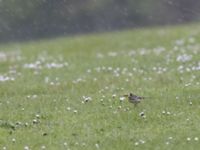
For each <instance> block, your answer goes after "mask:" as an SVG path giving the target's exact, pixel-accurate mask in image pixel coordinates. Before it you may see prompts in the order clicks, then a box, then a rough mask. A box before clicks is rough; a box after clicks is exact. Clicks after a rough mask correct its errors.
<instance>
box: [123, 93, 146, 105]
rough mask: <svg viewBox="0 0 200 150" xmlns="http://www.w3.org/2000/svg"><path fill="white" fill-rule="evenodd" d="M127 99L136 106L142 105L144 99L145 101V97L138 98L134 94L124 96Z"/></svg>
mask: <svg viewBox="0 0 200 150" xmlns="http://www.w3.org/2000/svg"><path fill="white" fill-rule="evenodd" d="M124 96H125V97H128V101H129V102H130V103H133V104H134V105H137V104H138V103H140V101H141V100H142V99H144V97H141V96H137V95H134V94H132V93H130V94H129V95H124Z"/></svg>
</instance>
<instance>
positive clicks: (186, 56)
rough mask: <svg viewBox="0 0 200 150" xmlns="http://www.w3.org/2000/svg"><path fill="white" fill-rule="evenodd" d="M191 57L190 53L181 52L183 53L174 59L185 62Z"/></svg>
mask: <svg viewBox="0 0 200 150" xmlns="http://www.w3.org/2000/svg"><path fill="white" fill-rule="evenodd" d="M191 59H192V55H187V54H183V55H179V56H178V57H177V58H176V61H178V62H187V61H190V60H191Z"/></svg>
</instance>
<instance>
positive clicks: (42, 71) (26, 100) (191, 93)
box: [0, 24, 200, 150]
mask: <svg viewBox="0 0 200 150" xmlns="http://www.w3.org/2000/svg"><path fill="white" fill-rule="evenodd" d="M199 32H200V27H199V24H196V25H185V26H176V27H163V28H149V29H148V28H147V29H135V30H128V31H121V32H113V33H102V34H96V35H95V34H91V35H85V36H84V35H82V36H75V37H67V38H57V39H51V40H41V41H35V42H34V41H32V42H27V43H25V42H24V43H10V44H4V45H1V46H0V135H1V136H0V149H5V148H7V149H9V150H16V149H19V150H20V149H24V148H25V149H28V148H27V147H26V146H28V147H29V148H30V149H32V150H35V149H45V148H46V149H48V150H55V149H59V150H62V149H63V150H66V149H70V150H77V149H81V150H82V149H85V150H94V149H102V150H112V149H113V150H122V149H126V150H129V149H130V150H132V149H153V150H155V149H162V150H163V149H181V150H182V149H186V150H188V149H198V147H199V146H200V135H199V133H200V129H199V120H200V115H199V114H200V101H199V100H200V94H199V93H200V92H199V91H200V73H199V69H200V44H199V43H200V34H199ZM52 63H54V64H52ZM30 64H32V67H34V68H32V69H31V68H27V67H31V66H30ZM36 64H37V65H36ZM48 64H51V65H53V67H54V66H55V64H56V65H57V67H58V68H56V67H54V68H48V67H47V65H48ZM34 65H35V66H34ZM181 67H182V69H181ZM178 68H179V70H178ZM6 77H10V78H11V77H13V78H14V80H13V81H11V80H9V79H10V78H7V79H8V80H7V81H3V80H4V79H6ZM129 92H133V93H135V94H137V95H141V96H145V97H149V98H146V99H145V100H144V101H142V102H141V103H140V104H139V105H138V106H137V107H135V106H134V105H133V104H131V103H129V102H128V101H127V100H126V101H122V102H121V101H120V97H121V96H122V95H124V94H128V93H129ZM113 95H116V97H114V98H113ZM83 96H88V97H91V99H92V100H91V101H89V102H87V103H82V101H84V99H83ZM141 112H144V113H145V116H146V117H141V116H140V115H139V114H140V113H141Z"/></svg>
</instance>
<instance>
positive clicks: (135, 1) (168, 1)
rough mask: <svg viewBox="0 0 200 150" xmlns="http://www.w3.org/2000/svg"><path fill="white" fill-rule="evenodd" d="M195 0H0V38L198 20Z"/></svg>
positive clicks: (30, 36) (19, 38) (47, 35)
mask: <svg viewBox="0 0 200 150" xmlns="http://www.w3.org/2000/svg"><path fill="white" fill-rule="evenodd" d="M199 8H200V1H199V0H0V41H1V42H2V41H10V40H30V39H35V38H45V37H55V36H64V35H68V34H77V33H88V32H101V31H109V30H118V29H123V28H132V27H143V26H153V25H169V24H177V23H178V24H180V23H187V22H191V21H198V20H199V18H200V17H199V16H200V11H199Z"/></svg>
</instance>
